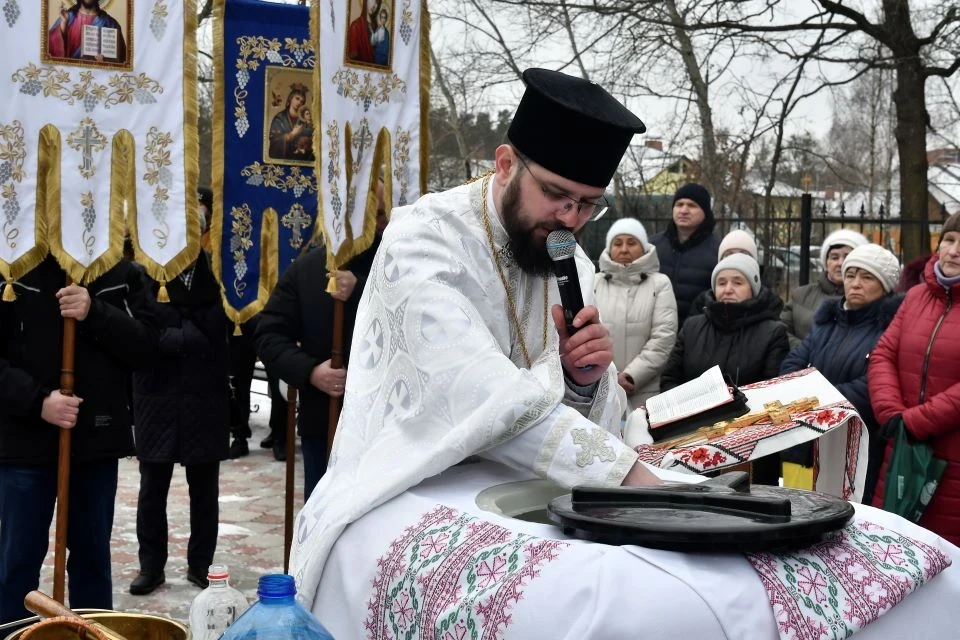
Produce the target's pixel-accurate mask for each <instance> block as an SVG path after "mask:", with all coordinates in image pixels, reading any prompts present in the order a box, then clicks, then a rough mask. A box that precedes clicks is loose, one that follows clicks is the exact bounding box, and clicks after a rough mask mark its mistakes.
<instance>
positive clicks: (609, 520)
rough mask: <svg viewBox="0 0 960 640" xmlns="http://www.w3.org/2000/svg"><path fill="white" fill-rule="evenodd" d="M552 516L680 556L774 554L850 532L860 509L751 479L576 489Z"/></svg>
mask: <svg viewBox="0 0 960 640" xmlns="http://www.w3.org/2000/svg"><path fill="white" fill-rule="evenodd" d="M548 509H549V511H550V517H551V518H552V519H553V520H554V521H555V522H557V523H558V524H559V525H560V526H561V528H562V529H563V531H564V533H565V534H567V535H569V536H573V537H577V538H583V539H585V540H592V541H594V542H602V543H605V544H635V545H640V546H644V547H653V548H657V549H669V550H673V551H709V552H718V551H739V552H744V551H769V550H776V549H789V548H798V547H804V546H809V545H811V544H814V543H816V542H819V541H820V540H822V539H823V538H824V537H825V536H826V535H828V534H830V533H832V532H834V531H837V530H839V529H842V528H843V527H844V526H845V525H846V524H847V523H848V522H849V521H850V519H851V518H853V514H854V509H853V505H851V504H850V503H849V502H847V501H845V500H840V499H839V498H835V497H833V496H829V495H826V494H824V493H818V492H816V491H802V490H800V489H785V488H781V487H767V486H762V485H754V486H750V484H749V477H748V475H747V474H746V473H743V472H731V473H725V474H723V475H721V476H718V477H716V478H713V479H711V480H708V481H706V482H703V483H701V484H695V485H691V484H665V485H661V486H657V487H612V488H600V489H598V488H592V487H574V488H573V491H572V493H569V494H566V495H563V496H560V497H558V498H555V499H554V500H553V501H551V502H550V504H549V506H548Z"/></svg>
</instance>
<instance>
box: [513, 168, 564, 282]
mask: <svg viewBox="0 0 960 640" xmlns="http://www.w3.org/2000/svg"><path fill="white" fill-rule="evenodd" d="M519 178H520V174H517V175H516V176H514V177H513V178H512V179H511V180H510V181H509V182H508V183H507V186H506V187H504V189H503V200H502V202H501V208H502V209H503V211H502V214H503V228H504V229H506V231H507V238H508V239H509V240H508V242H507V247H506V248H507V250H508V251H509V252H510V255H511V256H512V257H513V261H514V262H515V263H516V264H517V266H518V267H520V269H521V271H523V272H524V273H528V274H530V275H533V276H539V277H542V278H548V277H550V276H551V275H553V260H551V259H550V254H549V253H547V240H546V238H541V237H537V236H535V235H534V231H535V230H537V229H545V230H547V231H548V232H549V231H556V230H557V229H565V228H566V227H564V226H563V225H562V224H560V223H559V222H555V223H554V224H552V225H551V224H548V223H542V224H537V223H533V222H530V221H528V220H527V219H526V216H525V215H524V212H523V210H522V209H521V208H520V180H519Z"/></svg>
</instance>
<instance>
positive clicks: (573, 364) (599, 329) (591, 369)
mask: <svg viewBox="0 0 960 640" xmlns="http://www.w3.org/2000/svg"><path fill="white" fill-rule="evenodd" d="M551 311H552V313H553V323H554V324H555V325H557V333H558V334H559V335H560V362H561V363H562V364H563V369H564V371H566V373H567V376H568V377H569V378H570V379H571V380H573V381H574V382H576V383H577V384H578V385H581V386H588V385H591V384H593V383H594V382H597V381H598V380H600V378H602V377H603V376H604V375H606V373H607V367H609V366H610V363H611V362H613V341H612V340H611V339H610V332H609V331H607V328H606V327H605V326H603V324H601V322H600V312H599V311H598V310H597V308H596V307H594V306H592V305H591V306H589V307H584V308H583V309H581V310H580V313H578V314H577V315H576V316H575V317H574V319H573V326H574V327H577V328H578V329H577V332H576V333H574V334H573V335H572V336H571V335H568V334H567V324H566V322H565V321H564V319H563V307H561V306H560V305H558V304H555V305H553V309H551Z"/></svg>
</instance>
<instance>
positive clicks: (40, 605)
mask: <svg viewBox="0 0 960 640" xmlns="http://www.w3.org/2000/svg"><path fill="white" fill-rule="evenodd" d="M23 606H24V607H26V608H27V611H32V612H33V613H35V614H37V615H38V616H40V617H41V618H56V617H58V616H59V617H65V618H79V617H81V616H80V615H79V614H76V613H74V612H73V611H71V610H70V609H68V608H67V607H65V606H63V605H62V604H60V603H59V602H57V601H56V600H54V599H53V598H51V597H50V596H48V595H47V594H45V593H43V592H41V591H31V592H30V593H28V594H27V595H26V597H25V598H24V599H23Z"/></svg>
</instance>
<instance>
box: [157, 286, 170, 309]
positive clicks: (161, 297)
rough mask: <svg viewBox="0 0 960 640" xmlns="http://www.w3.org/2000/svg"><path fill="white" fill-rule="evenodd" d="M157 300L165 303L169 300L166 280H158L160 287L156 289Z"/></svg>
mask: <svg viewBox="0 0 960 640" xmlns="http://www.w3.org/2000/svg"><path fill="white" fill-rule="evenodd" d="M157 302H160V303H162V304H167V303H168V302H170V294H168V293H167V281H166V280H161V281H160V289H159V290H158V291H157Z"/></svg>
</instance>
